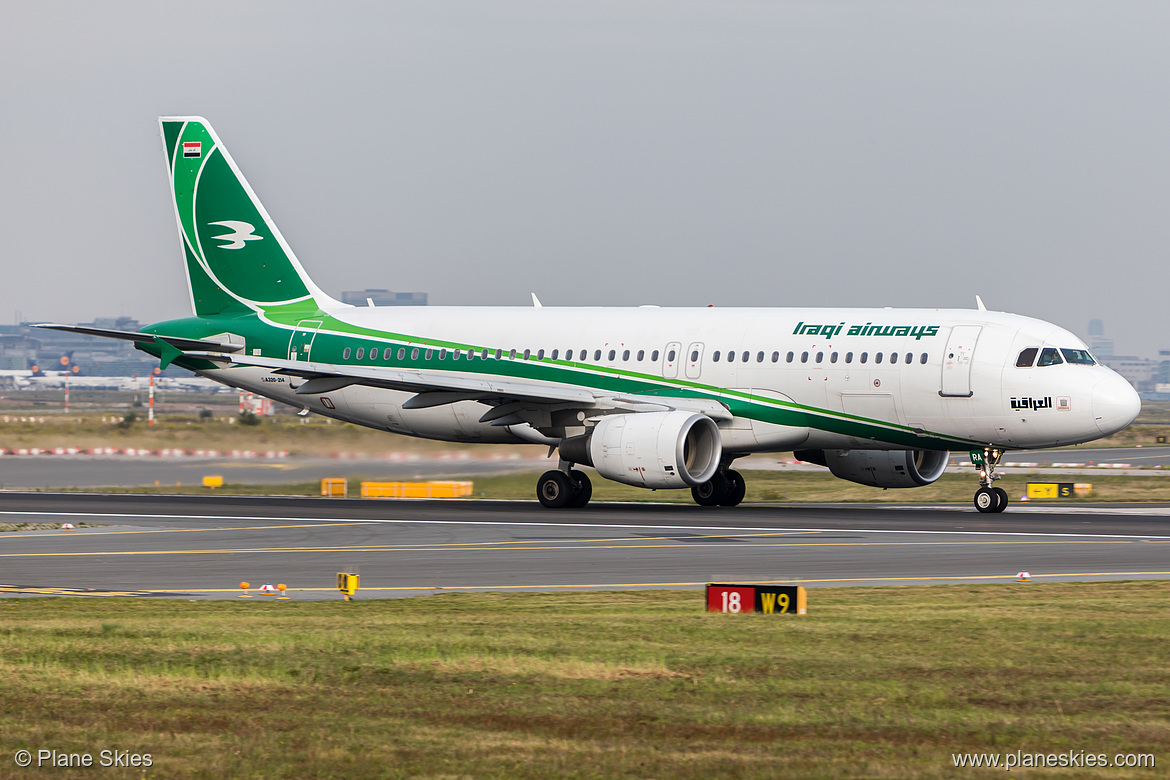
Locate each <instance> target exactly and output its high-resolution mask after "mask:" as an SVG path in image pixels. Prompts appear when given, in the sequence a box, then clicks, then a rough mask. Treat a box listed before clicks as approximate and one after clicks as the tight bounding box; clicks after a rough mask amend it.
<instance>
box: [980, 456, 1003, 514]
mask: <svg viewBox="0 0 1170 780" xmlns="http://www.w3.org/2000/svg"><path fill="white" fill-rule="evenodd" d="M1002 458H1003V450H997V449H995V448H993V447H984V448H983V451H982V452H980V451H979V450H972V451H971V462H972V463H974V464H975V468H976V469H978V471H979V489H978V490H976V491H975V508H976V509H978V510H979V511H980V512H1002V511H1003V510H1005V509H1007V507H1008V494H1007V491H1006V490H1004V489H1003V488H998V487H995V486H994V485H993V484H992V483H993V482H995V480H997V479H999V475H998V474H996V473H995V467H996V466H998V465H999V461H1000V460H1001V459H1002Z"/></svg>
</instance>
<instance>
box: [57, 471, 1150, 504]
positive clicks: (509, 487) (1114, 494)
mask: <svg viewBox="0 0 1170 780" xmlns="http://www.w3.org/2000/svg"><path fill="white" fill-rule="evenodd" d="M335 471H336V473H331V474H330V475H329V476H335V477H340V476H346V477H347V478H348V479H349V495H350V496H351V497H357V496H359V495H360V482H361V481H362V480H373V481H378V480H383V479H386V478H385V477H383V476H380V475H378V474H369V473H367V474H353V473H351V474H346V473H345V470H344V469H342V468H339V469H336V470H335ZM742 473H743V474H744V478H745V480H746V482H747V495H746V497H745V498H744V501H745V502H746V503H759V502H777V503H787V502H795V503H804V502H817V503H819V502H864V503H958V504H969V503H970V502H971V498H972V496H973V495H974V494H975V488H976V487H977V486H978V482H977V480H976V478H975V476H974V472H972V473H971V474H946V475H944V476H943V477H942V478H941V479H940V480H938V481H937V482H935V483H934V484H932V485H927V486H925V487H920V488H912V489H908V490H880V489H878V488H872V487H868V486H866V485H857V484H854V483H852V482H846V481H844V480H841V479H837V478H836V477H834V476H832V475H831V474H829V473H827V472H823V471H749V470H748V469H742ZM537 476H538V475H537V473H535V472H533V473H515V474H503V475H498V476H483V475H476V476H468V477H464V479H469V480H472V481H473V482H474V483H475V495H474V497H475V498H485V499H495V500H520V501H535V500H536V478H537ZM446 478H447V477H444V479H446ZM456 478H457V479H458V477H456ZM591 481H592V483H593V500H595V501H661V502H670V503H681V504H692V503H694V501H693V500H692V499H691V492H690V491H689V490H658V491H651V490H645V489H643V488H636V487H630V486H629V485H621V484H618V483H617V482H611V481H609V480H606V479H602V478H600V477H597V476H596V475H593V477H592V479H591ZM1028 482H1074V483H1075V482H1088V483H1090V484H1092V486H1093V492H1092V495H1090V496H1088V497H1086V498H1077V499H1072V500H1068V499H1064V500H1061V501H1055V500H1053V501H1047V502H1043V501H1038V502H1036V503H1049V504H1056V503H1059V504H1060V505H1062V506H1064V505H1067V504H1070V503H1074V504H1075V503H1100V502H1143V501H1151V502H1153V501H1170V478H1168V476H1167V475H1163V474H1161V473H1151V475H1150V476H1141V477H1135V476H1123V475H1119V474H1109V473H1103V474H1093V475H1092V476H1079V475H1078V476H1073V475H1067V474H1044V473H1043V472H1038V473H1032V474H1028V473H1013V474H1010V475H1009V476H1007V477H1005V478H1004V479H1002V480H1000V481H998V482H996V483H995V484H996V485H997V486H1000V487H1003V488H1004V490H1006V491H1008V494H1009V495H1010V496H1011V499H1012V502H1013V503H1016V502H1018V501H1019V499H1020V497H1021V496H1022V495H1023V494H1024V492H1025V486H1026V485H1027V483H1028ZM79 490H81V491H83V492H92V491H95V490H101V491H104V492H115V493H158V494H167V495H172V494H181V495H192V494H194V495H209V494H213V493H219V494H231V495H282V496H317V495H320V492H321V485H320V483H319V482H306V483H300V484H290V485H244V484H231V483H228V484H225V485H224V486H223V487H220V488H215V489H211V488H204V487H200V486H196V485H184V486H181V487H173V486H171V487H141V488H100V489H96V488H81V489H79ZM53 491H54V492H61V489H60V488H53ZM713 511H718V510H713Z"/></svg>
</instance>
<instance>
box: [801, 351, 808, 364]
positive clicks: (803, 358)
mask: <svg viewBox="0 0 1170 780" xmlns="http://www.w3.org/2000/svg"><path fill="white" fill-rule="evenodd" d="M800 362H801V363H807V362H808V353H807V352H801V353H800Z"/></svg>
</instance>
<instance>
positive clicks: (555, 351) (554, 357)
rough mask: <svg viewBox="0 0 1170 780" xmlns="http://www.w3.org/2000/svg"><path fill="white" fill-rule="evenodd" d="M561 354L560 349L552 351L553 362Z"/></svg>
mask: <svg viewBox="0 0 1170 780" xmlns="http://www.w3.org/2000/svg"><path fill="white" fill-rule="evenodd" d="M559 354H561V351H560V350H559V349H554V350H553V351H552V359H553V360H556V359H557V355H559Z"/></svg>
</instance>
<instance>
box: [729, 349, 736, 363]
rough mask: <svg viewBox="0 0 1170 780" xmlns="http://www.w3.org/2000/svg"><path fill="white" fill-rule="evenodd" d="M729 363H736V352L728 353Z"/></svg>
mask: <svg viewBox="0 0 1170 780" xmlns="http://www.w3.org/2000/svg"><path fill="white" fill-rule="evenodd" d="M727 362H728V363H734V362H735V353H734V352H728V353H727Z"/></svg>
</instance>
